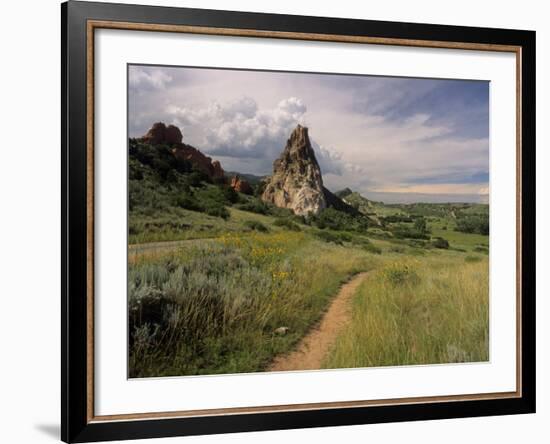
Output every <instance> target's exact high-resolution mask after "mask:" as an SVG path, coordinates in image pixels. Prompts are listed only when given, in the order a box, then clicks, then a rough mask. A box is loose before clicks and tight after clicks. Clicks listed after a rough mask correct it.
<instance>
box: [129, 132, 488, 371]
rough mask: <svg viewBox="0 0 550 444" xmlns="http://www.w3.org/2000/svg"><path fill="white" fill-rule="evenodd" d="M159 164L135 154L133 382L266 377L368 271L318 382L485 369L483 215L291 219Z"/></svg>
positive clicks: (453, 207) (473, 209)
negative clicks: (367, 372)
mask: <svg viewBox="0 0 550 444" xmlns="http://www.w3.org/2000/svg"><path fill="white" fill-rule="evenodd" d="M167 153H168V151H166V150H164V151H163V150H161V149H158V148H155V149H152V148H151V147H148V146H144V145H140V144H139V143H138V142H137V141H132V140H131V141H130V177H129V179H130V181H129V190H130V191H129V227H128V236H129V247H128V258H129V263H128V317H129V319H128V320H129V323H128V325H129V332H128V333H129V338H128V340H129V376H130V377H132V378H139V377H153V376H155V377H158V376H180V375H201V374H221V373H240V372H256V371H263V370H265V369H267V368H268V367H269V365H270V363H271V362H273V360H274V358H275V357H276V356H281V355H284V354H285V353H288V352H290V351H292V350H293V349H295V348H296V346H297V344H298V343H299V342H300V340H301V339H302V338H304V336H305V335H307V334H308V332H310V331H311V330H312V329H314V328H315V327H316V325H318V323H319V321H320V319H321V318H322V317H323V314H324V313H325V312H326V310H327V308H328V307H329V305H330V303H331V301H332V300H333V299H334V297H335V296H336V295H337V294H338V291H339V289H340V287H341V285H342V284H343V283H344V282H346V281H348V280H349V279H351V278H353V276H354V275H355V274H357V273H359V272H364V271H368V272H369V275H368V277H367V278H366V279H365V281H364V282H363V283H362V284H361V285H360V286H359V288H358V289H357V291H356V292H355V294H354V295H353V298H352V302H351V317H350V321H349V323H348V324H347V325H346V326H345V328H344V329H343V330H342V331H341V333H339V335H338V337H336V338H335V340H334V345H333V347H332V349H331V350H330V352H329V353H328V354H327V356H326V357H325V359H324V362H323V365H322V367H323V368H349V367H364V366H367V367H370V366H386V365H410V364H434V363H450V362H476V361H486V360H487V359H488V324H489V309H488V305H489V290H488V285H489V279H488V262H489V260H488V251H489V250H488V247H489V236H488V206H487V205H480V204H409V205H385V204H383V203H382V202H367V200H366V199H365V200H364V201H361V199H364V198H362V197H361V196H360V195H358V194H354V195H353V202H352V203H353V204H354V205H357V208H359V209H360V210H361V211H351V212H345V211H340V210H336V209H334V208H328V209H325V210H323V211H322V212H321V213H320V214H319V215H317V216H313V215H311V216H310V217H298V216H295V215H293V214H292V213H291V212H290V211H289V210H284V209H280V208H276V207H274V206H272V205H268V204H265V203H264V202H262V201H261V200H260V199H259V197H258V196H259V194H260V193H261V183H258V184H254V193H253V194H251V195H245V194H242V193H237V192H235V191H234V190H233V189H231V188H230V187H229V186H228V185H227V184H226V183H222V182H216V181H212V180H210V179H209V178H208V177H205V176H204V175H201V174H200V173H199V172H197V171H194V170H193V169H192V167H191V166H189V165H185V164H172V163H173V162H174V160H173V159H172V157H170V155H169V154H167ZM171 162H172V163H171ZM336 194H338V193H336ZM363 210H364V211H363ZM281 328H283V333H282V334H280V333H279V332H280V331H281Z"/></svg>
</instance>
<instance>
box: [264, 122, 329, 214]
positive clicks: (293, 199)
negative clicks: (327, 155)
mask: <svg viewBox="0 0 550 444" xmlns="http://www.w3.org/2000/svg"><path fill="white" fill-rule="evenodd" d="M262 200H264V201H265V202H270V203H272V204H274V205H276V206H278V207H281V208H289V209H291V210H292V211H293V212H294V214H297V215H300V216H306V215H308V214H310V213H311V214H318V213H319V212H320V211H321V210H322V209H324V208H326V206H327V201H326V198H325V192H324V187H323V178H322V176H321V169H320V168H319V164H318V163H317V159H316V158H315V152H314V151H313V148H312V147H311V142H310V140H309V135H308V130H307V128H306V127H303V126H301V125H298V126H297V127H296V128H295V129H294V131H292V134H291V135H290V138H289V139H288V140H287V143H286V146H285V149H284V150H283V152H282V154H281V156H280V157H279V158H278V159H277V160H275V162H274V163H273V175H272V176H271V177H270V178H269V179H268V180H267V182H266V186H265V189H264V192H263V194H262Z"/></svg>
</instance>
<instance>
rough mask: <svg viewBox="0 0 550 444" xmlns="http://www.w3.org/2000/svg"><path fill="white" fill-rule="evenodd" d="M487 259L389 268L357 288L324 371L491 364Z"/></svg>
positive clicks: (441, 259)
mask: <svg viewBox="0 0 550 444" xmlns="http://www.w3.org/2000/svg"><path fill="white" fill-rule="evenodd" d="M488 285H489V278H488V260H487V259H486V258H483V260H481V259H480V260H478V261H476V262H472V261H467V262H465V261H464V258H463V256H459V255H457V256H456V257H455V258H453V257H452V256H451V255H449V256H438V257H422V258H419V259H406V258H405V259H401V260H400V261H399V262H390V263H388V264H387V265H385V266H384V267H381V268H380V269H378V270H376V271H373V272H372V274H371V275H370V276H369V278H368V279H367V280H366V281H365V282H364V283H363V284H362V285H361V287H360V288H359V289H358V291H357V294H356V296H355V299H354V302H353V311H352V312H353V315H352V321H351V323H350V325H349V326H348V327H347V328H346V330H345V331H344V332H342V333H341V334H340V336H339V337H338V338H337V341H336V343H335V346H334V347H333V350H332V352H331V354H330V356H329V357H328V358H327V359H326V361H325V362H324V365H323V367H325V368H351V367H370V366H388V365H409V364H434V363H451V362H480V361H487V360H488V358H489V340H488V338H489V336H488V335H489V286H488Z"/></svg>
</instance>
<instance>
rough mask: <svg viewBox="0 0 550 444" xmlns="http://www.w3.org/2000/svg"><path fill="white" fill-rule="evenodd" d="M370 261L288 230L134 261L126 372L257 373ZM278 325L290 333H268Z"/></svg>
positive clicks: (360, 253) (227, 239)
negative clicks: (344, 282)
mask: <svg viewBox="0 0 550 444" xmlns="http://www.w3.org/2000/svg"><path fill="white" fill-rule="evenodd" d="M372 257H373V256H371V255H367V254H365V253H364V251H362V250H360V249H350V248H344V247H342V246H337V245H332V244H326V243H322V242H320V241H316V240H312V239H311V237H310V236H307V235H306V234H305V233H302V232H289V231H285V232H277V233H257V232H251V233H247V234H226V235H224V236H221V237H220V238H218V239H216V240H214V241H209V242H206V241H204V242H203V241H197V242H196V243H194V244H192V245H189V246H186V247H185V248H182V249H180V250H178V251H176V252H172V253H169V254H167V255H165V256H161V257H154V256H153V257H151V256H143V257H142V258H141V259H139V258H138V259H136V260H134V261H132V263H131V264H130V268H129V283H128V285H129V335H130V337H129V343H130V356H129V362H130V366H129V367H130V369H129V370H130V371H129V373H130V377H147V376H171V375H191V374H193V375H197V374H215V373H239V372H252V371H258V370H262V369H263V368H265V366H267V364H268V363H269V362H271V360H272V359H273V357H274V356H275V355H277V354H279V353H282V352H286V351H288V350H290V349H291V348H292V346H293V345H294V344H295V343H296V342H297V341H298V340H299V339H300V338H301V337H302V336H303V335H304V334H305V333H306V332H307V330H308V329H309V328H310V327H311V326H312V325H313V324H314V323H315V322H316V321H317V320H318V319H319V318H320V316H321V315H322V313H323V311H324V309H325V308H326V307H327V305H328V303H329V301H330V299H331V297H332V296H333V295H334V294H335V293H336V292H337V290H338V287H339V285H340V284H341V283H342V281H344V280H346V279H347V278H348V277H349V276H350V275H352V274H354V273H355V272H357V271H361V270H364V269H366V268H369V267H370V266H371V263H372V262H373V260H374V259H372ZM281 326H284V327H288V333H287V334H286V335H277V334H274V331H275V330H276V329H277V328H278V327H281Z"/></svg>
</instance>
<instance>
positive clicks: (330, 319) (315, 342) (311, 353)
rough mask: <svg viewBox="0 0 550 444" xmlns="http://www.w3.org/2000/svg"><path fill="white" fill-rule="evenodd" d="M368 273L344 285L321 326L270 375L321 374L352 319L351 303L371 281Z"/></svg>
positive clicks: (272, 368)
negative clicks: (330, 353)
mask: <svg viewBox="0 0 550 444" xmlns="http://www.w3.org/2000/svg"><path fill="white" fill-rule="evenodd" d="M367 276H368V272H363V273H359V274H358V275H356V276H354V277H353V279H352V280H351V281H349V282H347V283H346V284H344V285H342V287H341V288H340V291H339V292H338V295H337V296H336V297H335V298H334V299H333V301H332V302H331V304H330V306H329V308H328V310H327V312H326V313H325V315H324V316H323V319H321V323H320V324H319V326H317V327H316V328H314V329H313V330H312V331H311V332H310V333H308V334H307V335H306V336H305V337H304V338H303V339H302V340H301V341H300V343H299V344H298V346H297V348H296V350H294V351H293V352H290V353H289V354H287V355H284V356H278V357H276V358H275V360H274V361H273V362H272V364H271V365H270V366H269V367H268V369H267V371H272V372H281V371H288V370H318V369H320V368H321V363H322V361H323V359H324V358H325V356H326V355H327V353H328V351H329V350H330V348H331V346H332V345H333V344H334V341H335V340H336V337H337V336H338V334H339V333H340V332H341V331H342V329H343V328H344V326H345V325H346V324H347V323H348V322H349V320H350V318H351V307H350V303H351V299H352V297H353V295H354V294H355V290H357V287H359V285H361V283H362V282H363V281H364V280H365V279H366V278H367Z"/></svg>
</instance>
